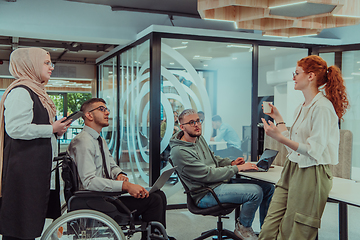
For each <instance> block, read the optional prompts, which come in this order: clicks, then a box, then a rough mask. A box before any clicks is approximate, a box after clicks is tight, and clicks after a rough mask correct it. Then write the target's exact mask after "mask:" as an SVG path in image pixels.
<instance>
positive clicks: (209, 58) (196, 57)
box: [193, 55, 212, 60]
mask: <svg viewBox="0 0 360 240" xmlns="http://www.w3.org/2000/svg"><path fill="white" fill-rule="evenodd" d="M193 59H197V60H211V59H212V57H204V56H200V55H195V56H194V57H193Z"/></svg>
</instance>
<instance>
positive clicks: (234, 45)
mask: <svg viewBox="0 0 360 240" xmlns="http://www.w3.org/2000/svg"><path fill="white" fill-rule="evenodd" d="M226 47H228V48H231V47H236V48H252V46H247V45H239V44H229V45H227V46H226Z"/></svg>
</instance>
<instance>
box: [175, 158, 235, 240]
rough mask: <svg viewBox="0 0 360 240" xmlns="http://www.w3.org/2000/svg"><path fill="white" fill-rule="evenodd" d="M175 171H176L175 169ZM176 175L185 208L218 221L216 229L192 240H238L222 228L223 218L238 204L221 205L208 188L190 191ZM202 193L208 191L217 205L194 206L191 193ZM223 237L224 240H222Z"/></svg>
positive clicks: (232, 233) (230, 232)
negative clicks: (183, 195) (213, 237)
mask: <svg viewBox="0 0 360 240" xmlns="http://www.w3.org/2000/svg"><path fill="white" fill-rule="evenodd" d="M169 162H170V164H171V165H172V166H174V164H173V162H172V160H171V159H170V158H169ZM175 171H176V169H175ZM177 175H178V177H179V179H180V182H181V184H182V185H183V187H184V189H185V192H184V193H186V196H187V199H186V202H187V208H188V210H189V211H190V212H191V213H193V214H198V215H199V214H201V215H203V216H214V217H218V221H217V228H215V229H211V230H208V231H206V232H203V233H201V236H200V237H197V238H195V239H194V240H201V239H205V238H208V237H211V236H217V239H220V240H221V239H226V238H230V239H235V240H239V239H240V238H238V237H237V236H236V235H235V233H234V232H233V231H230V230H227V229H224V228H223V223H222V220H221V219H223V218H229V217H227V216H226V215H228V214H230V213H231V212H232V211H234V210H235V209H236V208H240V205H239V204H234V203H221V202H220V200H219V198H218V197H217V196H216V194H215V192H214V191H213V190H212V189H211V188H209V187H200V188H197V189H193V190H190V189H189V188H188V187H187V186H186V184H185V183H184V182H183V180H182V179H181V177H180V175H179V174H178V172H177ZM203 191H209V192H210V193H211V194H212V195H213V196H214V198H215V200H216V202H217V204H218V205H216V206H213V207H209V208H200V207H198V206H197V205H196V203H195V201H194V200H193V198H192V197H191V193H194V192H203ZM224 236H225V238H224Z"/></svg>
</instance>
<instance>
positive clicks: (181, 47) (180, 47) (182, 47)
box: [172, 45, 187, 50]
mask: <svg viewBox="0 0 360 240" xmlns="http://www.w3.org/2000/svg"><path fill="white" fill-rule="evenodd" d="M184 48H187V46H186V45H185V46H179V47H173V48H172V49H175V50H176V49H184Z"/></svg>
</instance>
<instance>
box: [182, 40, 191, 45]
mask: <svg viewBox="0 0 360 240" xmlns="http://www.w3.org/2000/svg"><path fill="white" fill-rule="evenodd" d="M188 43H189V42H185V41H184V42H181V44H184V45H185V44H188Z"/></svg>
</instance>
